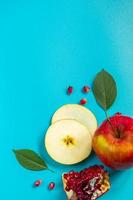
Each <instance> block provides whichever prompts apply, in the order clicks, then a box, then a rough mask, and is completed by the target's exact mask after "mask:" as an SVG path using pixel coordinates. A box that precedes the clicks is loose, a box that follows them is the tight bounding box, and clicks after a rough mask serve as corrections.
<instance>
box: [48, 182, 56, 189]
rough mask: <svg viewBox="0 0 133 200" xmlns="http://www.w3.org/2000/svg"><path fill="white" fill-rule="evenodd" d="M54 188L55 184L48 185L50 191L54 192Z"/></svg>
mask: <svg viewBox="0 0 133 200" xmlns="http://www.w3.org/2000/svg"><path fill="white" fill-rule="evenodd" d="M54 187H55V183H54V182H51V183H49V185H48V188H49V190H53V189H54Z"/></svg>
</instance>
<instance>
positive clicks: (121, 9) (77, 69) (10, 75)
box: [0, 0, 133, 200]
mask: <svg viewBox="0 0 133 200" xmlns="http://www.w3.org/2000/svg"><path fill="white" fill-rule="evenodd" d="M132 19H133V0H126V1H125V0H118V1H116V0H110V1H108V0H102V1H99V0H92V1H91V0H73V1H72V0H47V1H46V0H38V1H37V0H36V1H35V0H32V1H30V0H23V1H15V0H12V1H7V0H3V1H2V0H0V136H1V137H0V153H1V156H0V179H1V180H0V198H1V199H4V200H8V199H10V200H18V199H19V200H29V199H32V200H43V199H45V200H65V199H66V196H65V193H64V192H63V188H62V182H61V173H62V172H64V171H68V170H70V169H75V170H80V169H82V168H84V167H87V166H90V165H91V164H95V163H99V160H98V159H97V158H96V157H95V156H94V155H93V156H91V158H89V159H87V160H86V161H84V162H82V163H81V164H78V165H75V166H63V165H60V164H57V163H55V162H54V161H52V160H51V159H50V158H49V156H48V155H47V154H46V152H45V150H44V147H43V138H44V134H45V131H46V129H47V128H48V126H49V123H50V119H51V116H52V114H53V113H54V111H55V110H56V109H57V108H58V107H59V106H61V105H63V104H66V103H78V102H79V100H80V99H81V98H82V97H85V95H83V94H82V93H81V88H82V86H83V85H86V84H88V85H90V86H91V85H92V81H93V79H94V77H95V75H96V73H97V72H98V71H99V70H101V69H102V68H105V69H106V70H108V71H109V72H110V73H112V75H113V76H114V78H115V79H116V81H117V86H118V97H117V101H116V102H115V104H114V105H113V107H112V108H111V109H110V111H109V113H110V115H112V114H114V113H115V112H117V111H120V112H122V113H123V114H128V115H132V114H133V89H132V84H133V23H132ZM69 85H73V86H74V89H75V92H74V94H73V95H72V96H70V97H69V96H67V95H66V94H65V90H66V87H67V86H69ZM86 97H87V98H88V105H87V107H88V108H90V109H91V110H92V111H93V112H94V113H95V114H96V116H97V119H98V122H99V124H100V123H101V122H102V121H103V119H104V118H105V116H104V112H103V111H102V110H101V108H99V106H98V105H97V104H96V102H95V100H94V97H93V94H92V92H90V93H89V94H88V95H86ZM13 148H15V149H20V148H30V149H33V150H35V151H36V152H38V153H40V154H41V155H42V156H43V157H44V158H45V160H46V162H47V163H48V165H49V167H50V168H52V169H53V170H55V171H56V173H55V174H53V173H51V172H48V171H42V172H32V171H28V170H26V169H24V168H22V167H21V166H20V165H19V164H18V163H17V161H16V159H15V157H14V155H13V153H12V149H13ZM36 179H43V184H42V185H41V186H40V187H39V188H33V187H32V184H33V182H34V181H35V180H36ZM50 181H54V182H55V183H56V188H55V190H53V191H48V189H47V185H48V183H49V182H50ZM111 183H112V186H111V190H110V191H109V192H108V193H107V194H106V195H104V196H103V197H101V199H103V200H118V199H121V200H125V199H129V200H130V199H132V183H133V170H132V169H129V170H126V171H123V172H111Z"/></svg>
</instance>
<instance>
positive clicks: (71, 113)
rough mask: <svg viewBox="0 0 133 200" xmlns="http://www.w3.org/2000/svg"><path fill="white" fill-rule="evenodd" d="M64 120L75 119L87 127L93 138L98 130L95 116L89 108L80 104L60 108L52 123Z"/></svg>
mask: <svg viewBox="0 0 133 200" xmlns="http://www.w3.org/2000/svg"><path fill="white" fill-rule="evenodd" d="M62 119H74V120H77V121H79V122H81V123H82V124H83V125H85V126H86V127H87V128H88V130H89V132H90V133H91V135H92V136H93V134H94V132H95V130H96V129H97V120H96V117H95V116H94V114H93V113H92V112H91V111H90V110H89V109H87V108H85V107H83V106H81V105H78V104H66V105H64V106H62V107H60V108H59V109H58V110H57V111H56V112H55V113H54V115H53V117H52V123H55V122H57V121H59V120H62Z"/></svg>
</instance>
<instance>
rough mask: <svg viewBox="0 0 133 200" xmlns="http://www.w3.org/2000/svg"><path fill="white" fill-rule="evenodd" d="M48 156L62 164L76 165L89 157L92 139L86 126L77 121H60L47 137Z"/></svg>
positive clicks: (51, 127)
mask: <svg viewBox="0 0 133 200" xmlns="http://www.w3.org/2000/svg"><path fill="white" fill-rule="evenodd" d="M45 147H46V150H47V152H48V154H49V155H50V156H51V157H52V158H53V159H54V160H55V161H57V162H59V163H62V164H66V165H69V164H75V163H78V162H80V161H82V160H84V159H85V158H87V157H88V156H89V154H90V153H91V150H92V138H91V134H90V133H89V131H88V129H87V128H86V126H84V125H83V124H81V123H80V122H78V121H76V120H60V121H58V122H56V123H54V124H52V125H51V126H50V127H49V128H48V130H47V133H46V136H45Z"/></svg>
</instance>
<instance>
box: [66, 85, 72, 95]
mask: <svg viewBox="0 0 133 200" xmlns="http://www.w3.org/2000/svg"><path fill="white" fill-rule="evenodd" d="M72 92H73V87H72V86H69V87H68V88H67V94H72Z"/></svg>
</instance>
